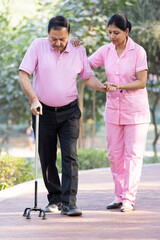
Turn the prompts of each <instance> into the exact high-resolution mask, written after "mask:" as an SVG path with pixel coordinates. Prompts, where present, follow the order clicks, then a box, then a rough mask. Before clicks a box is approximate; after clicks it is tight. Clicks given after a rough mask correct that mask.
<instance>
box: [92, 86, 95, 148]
mask: <svg viewBox="0 0 160 240" xmlns="http://www.w3.org/2000/svg"><path fill="white" fill-rule="evenodd" d="M95 133H96V91H95V90H93V129H92V148H93V147H94V138H95Z"/></svg>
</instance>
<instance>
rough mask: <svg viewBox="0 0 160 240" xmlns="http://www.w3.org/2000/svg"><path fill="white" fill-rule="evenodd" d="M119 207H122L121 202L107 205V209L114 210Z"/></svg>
mask: <svg viewBox="0 0 160 240" xmlns="http://www.w3.org/2000/svg"><path fill="white" fill-rule="evenodd" d="M121 206H122V203H121V202H116V201H113V202H111V203H110V204H108V205H107V209H116V208H120V207H121Z"/></svg>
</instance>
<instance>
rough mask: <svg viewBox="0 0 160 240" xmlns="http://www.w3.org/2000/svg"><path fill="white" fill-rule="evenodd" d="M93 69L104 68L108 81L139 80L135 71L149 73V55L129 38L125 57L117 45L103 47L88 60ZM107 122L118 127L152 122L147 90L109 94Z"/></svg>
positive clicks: (116, 82)
mask: <svg viewBox="0 0 160 240" xmlns="http://www.w3.org/2000/svg"><path fill="white" fill-rule="evenodd" d="M89 62H90V64H91V66H93V67H94V68H97V67H99V66H102V65H103V66H104V68H105V72H106V76H107V80H108V82H111V83H115V84H126V83H130V82H132V81H135V80H136V72H139V71H143V70H148V66H147V59H146V52H145V50H144V49H143V48H142V47H141V46H139V45H138V44H136V43H135V42H134V41H133V40H132V39H131V38H130V37H128V41H127V44H126V48H125V50H124V52H123V53H122V55H121V56H120V57H119V56H118V55H117V52H116V49H115V45H114V44H112V43H110V44H107V45H104V46H102V47H100V48H99V49H98V50H97V51H96V52H95V53H93V54H92V55H91V57H90V58H89ZM105 121H106V122H108V123H113V124H116V125H126V124H127V125H129V124H140V123H148V122H150V111H149V104H148V94H147V90H146V88H144V89H138V90H127V91H126V90H123V91H120V90H118V91H115V92H112V93H107V102H106V111H105Z"/></svg>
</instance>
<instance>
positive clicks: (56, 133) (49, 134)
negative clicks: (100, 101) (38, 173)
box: [33, 101, 81, 205]
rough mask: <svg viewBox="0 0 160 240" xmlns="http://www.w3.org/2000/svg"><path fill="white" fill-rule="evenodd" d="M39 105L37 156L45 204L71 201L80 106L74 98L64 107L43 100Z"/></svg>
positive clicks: (75, 184) (74, 187) (74, 190)
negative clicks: (58, 163) (59, 159)
mask: <svg viewBox="0 0 160 240" xmlns="http://www.w3.org/2000/svg"><path fill="white" fill-rule="evenodd" d="M42 107H43V115H40V118H39V156H40V162H41V167H42V173H43V179H44V182H45V186H46V188H47V190H48V201H49V204H52V203H57V202H65V203H70V204H72V205H75V204H76V194H77V189H78V157H77V139H78V137H79V119H80V117H81V112H80V109H79V107H78V104H77V101H76V102H75V101H74V104H73V106H72V104H71V106H69V107H68V108H67V109H66V108H64V109H56V108H52V107H49V106H46V105H44V104H42ZM33 129H35V116H33ZM57 138H59V142H60V147H61V154H62V180H61V182H60V179H59V174H58V170H57V167H56V155H57Z"/></svg>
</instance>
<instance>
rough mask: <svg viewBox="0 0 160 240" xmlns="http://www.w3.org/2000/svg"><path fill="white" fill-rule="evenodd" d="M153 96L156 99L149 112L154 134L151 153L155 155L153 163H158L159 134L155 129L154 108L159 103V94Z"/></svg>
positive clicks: (156, 128)
mask: <svg viewBox="0 0 160 240" xmlns="http://www.w3.org/2000/svg"><path fill="white" fill-rule="evenodd" d="M155 95H156V99H155V101H154V104H153V108H152V109H150V110H151V115H152V121H153V125H154V134H155V137H154V141H153V143H152V145H153V151H154V155H155V162H158V156H157V141H158V139H159V136H160V133H158V127H157V123H156V113H155V111H156V107H157V104H158V101H159V97H160V92H158V93H155Z"/></svg>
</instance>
